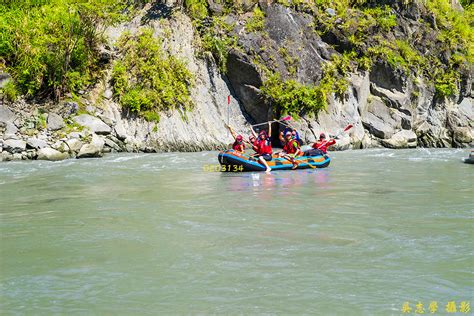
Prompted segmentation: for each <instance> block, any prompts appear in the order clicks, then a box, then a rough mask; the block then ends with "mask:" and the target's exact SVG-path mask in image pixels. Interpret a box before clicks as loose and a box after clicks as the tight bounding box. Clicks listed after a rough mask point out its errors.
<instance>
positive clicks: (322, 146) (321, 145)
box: [313, 133, 336, 154]
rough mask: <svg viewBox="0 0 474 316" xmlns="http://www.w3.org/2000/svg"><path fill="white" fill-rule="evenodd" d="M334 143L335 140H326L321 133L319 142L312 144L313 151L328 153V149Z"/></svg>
mask: <svg viewBox="0 0 474 316" xmlns="http://www.w3.org/2000/svg"><path fill="white" fill-rule="evenodd" d="M335 143H336V140H334V139H332V138H331V139H329V140H326V135H325V134H324V133H321V134H320V135H319V140H318V141H317V142H316V143H314V144H313V148H314V149H319V150H321V151H322V152H323V153H324V154H327V153H328V148H329V147H330V146H332V145H334V144H335Z"/></svg>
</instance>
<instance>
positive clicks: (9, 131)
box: [5, 122, 18, 134]
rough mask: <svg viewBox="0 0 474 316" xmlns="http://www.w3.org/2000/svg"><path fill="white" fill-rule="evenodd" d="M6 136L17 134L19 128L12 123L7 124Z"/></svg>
mask: <svg viewBox="0 0 474 316" xmlns="http://www.w3.org/2000/svg"><path fill="white" fill-rule="evenodd" d="M5 126H6V129H5V134H16V133H18V128H17V127H16V126H15V124H13V123H12V122H5Z"/></svg>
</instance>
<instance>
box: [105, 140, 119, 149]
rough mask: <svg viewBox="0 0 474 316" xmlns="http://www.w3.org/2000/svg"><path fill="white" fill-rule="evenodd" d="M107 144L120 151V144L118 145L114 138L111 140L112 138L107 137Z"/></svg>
mask: <svg viewBox="0 0 474 316" xmlns="http://www.w3.org/2000/svg"><path fill="white" fill-rule="evenodd" d="M105 145H106V146H107V147H110V148H112V149H113V150H115V151H120V146H119V145H117V144H116V143H115V142H114V141H113V140H111V139H108V138H106V139H105Z"/></svg>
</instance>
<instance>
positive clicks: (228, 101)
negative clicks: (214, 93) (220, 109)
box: [227, 95, 230, 105]
mask: <svg viewBox="0 0 474 316" xmlns="http://www.w3.org/2000/svg"><path fill="white" fill-rule="evenodd" d="M227 104H229V105H230V95H228V96H227Z"/></svg>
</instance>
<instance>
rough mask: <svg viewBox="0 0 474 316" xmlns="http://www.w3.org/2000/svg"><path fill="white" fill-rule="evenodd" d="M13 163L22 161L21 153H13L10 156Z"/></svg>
mask: <svg viewBox="0 0 474 316" xmlns="http://www.w3.org/2000/svg"><path fill="white" fill-rule="evenodd" d="M12 160H13V161H18V160H23V155H22V154H21V153H14V154H13V156H12Z"/></svg>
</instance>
